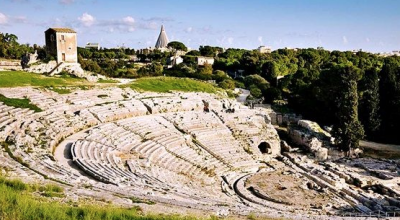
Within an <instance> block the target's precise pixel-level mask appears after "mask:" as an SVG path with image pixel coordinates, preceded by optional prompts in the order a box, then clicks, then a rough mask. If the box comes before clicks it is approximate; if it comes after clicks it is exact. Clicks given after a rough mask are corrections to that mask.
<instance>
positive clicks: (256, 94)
mask: <svg viewBox="0 0 400 220" xmlns="http://www.w3.org/2000/svg"><path fill="white" fill-rule="evenodd" d="M249 89H250V94H251V95H252V96H253V97H254V98H261V96H262V92H261V89H259V88H258V87H257V86H256V85H251V86H250V88H249Z"/></svg>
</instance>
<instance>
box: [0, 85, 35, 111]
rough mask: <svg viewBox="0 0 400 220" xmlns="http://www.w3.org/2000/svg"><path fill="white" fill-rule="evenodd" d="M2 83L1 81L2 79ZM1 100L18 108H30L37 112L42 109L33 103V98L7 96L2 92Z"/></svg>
mask: <svg viewBox="0 0 400 220" xmlns="http://www.w3.org/2000/svg"><path fill="white" fill-rule="evenodd" d="M0 83H1V81H0ZM0 102H3V103H4V104H5V105H8V106H12V107H16V108H29V109H31V110H33V111H35V112H41V111H42V109H40V108H39V107H37V106H36V105H34V104H31V100H29V99H27V98H25V99H13V98H7V97H5V96H4V95H2V94H0Z"/></svg>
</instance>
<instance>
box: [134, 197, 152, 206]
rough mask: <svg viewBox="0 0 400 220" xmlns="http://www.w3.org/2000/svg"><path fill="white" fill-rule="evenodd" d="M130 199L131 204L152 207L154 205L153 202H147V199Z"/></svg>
mask: <svg viewBox="0 0 400 220" xmlns="http://www.w3.org/2000/svg"><path fill="white" fill-rule="evenodd" d="M130 199H131V201H132V202H133V203H144V204H147V205H154V204H156V203H155V202H153V201H150V200H147V199H139V198H136V197H131V198H130Z"/></svg>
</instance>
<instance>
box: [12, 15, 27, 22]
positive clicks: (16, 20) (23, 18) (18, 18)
mask: <svg viewBox="0 0 400 220" xmlns="http://www.w3.org/2000/svg"><path fill="white" fill-rule="evenodd" d="M12 20H13V21H14V22H15V23H26V22H27V19H26V17H25V16H16V17H13V18H12Z"/></svg>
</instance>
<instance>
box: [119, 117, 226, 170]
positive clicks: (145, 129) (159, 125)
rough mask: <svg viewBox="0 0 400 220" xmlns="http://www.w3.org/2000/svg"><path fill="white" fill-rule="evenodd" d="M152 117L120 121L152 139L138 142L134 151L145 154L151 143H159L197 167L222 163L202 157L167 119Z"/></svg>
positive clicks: (210, 166)
mask: <svg viewBox="0 0 400 220" xmlns="http://www.w3.org/2000/svg"><path fill="white" fill-rule="evenodd" d="M150 119H151V118H150V117H147V120H143V119H137V118H134V119H129V120H124V121H123V122H118V123H120V124H121V125H127V126H129V129H131V130H132V131H133V132H135V133H138V134H141V135H142V136H144V137H145V138H146V139H150V140H152V141H151V142H149V141H148V142H144V143H140V144H137V145H136V146H135V147H133V148H132V149H133V150H134V151H136V152H138V153H141V154H143V153H146V150H147V149H151V146H152V145H151V144H153V145H154V144H155V143H158V144H160V145H162V146H164V147H165V149H166V150H167V151H168V152H169V153H171V154H173V155H175V156H176V157H179V158H181V159H183V160H185V161H187V162H189V163H191V164H193V165H195V166H197V167H204V168H206V169H214V168H215V167H219V166H220V165H222V164H221V163H219V162H218V161H217V160H215V159H214V158H212V157H210V159H209V160H208V161H205V158H204V157H201V156H200V155H199V154H198V152H196V151H195V150H194V149H192V148H190V147H189V146H188V145H187V143H186V142H185V139H184V137H183V135H182V133H180V132H178V131H177V130H176V129H175V127H174V126H173V125H172V124H171V123H169V122H168V121H166V120H165V119H163V118H159V117H152V119H154V120H150ZM167 128H168V129H167ZM152 142H155V143H152ZM159 151H160V150H156V149H153V150H151V151H149V152H157V153H159ZM148 157H149V158H152V155H151V154H150V155H148Z"/></svg>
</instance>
